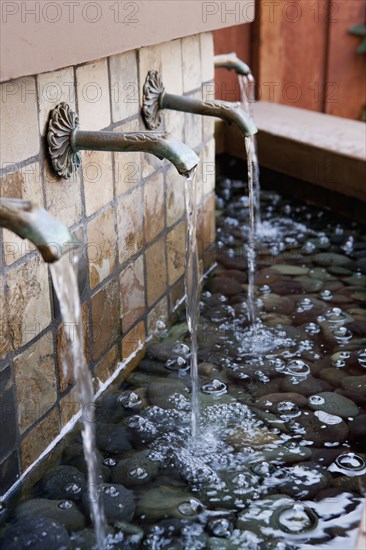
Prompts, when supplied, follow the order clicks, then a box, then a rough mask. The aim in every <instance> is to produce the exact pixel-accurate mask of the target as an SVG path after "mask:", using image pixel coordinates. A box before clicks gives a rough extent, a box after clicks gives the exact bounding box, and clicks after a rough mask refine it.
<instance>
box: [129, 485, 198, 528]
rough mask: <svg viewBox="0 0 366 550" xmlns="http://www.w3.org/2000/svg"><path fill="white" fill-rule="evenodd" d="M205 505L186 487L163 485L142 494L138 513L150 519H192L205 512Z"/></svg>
mask: <svg viewBox="0 0 366 550" xmlns="http://www.w3.org/2000/svg"><path fill="white" fill-rule="evenodd" d="M203 509H204V507H203V505H202V504H201V502H200V501H199V500H198V499H197V498H196V497H195V495H193V494H189V493H187V492H186V491H185V490H184V489H176V488H172V487H166V486H161V487H159V488H156V489H150V491H147V492H146V493H144V494H143V495H142V497H141V498H140V500H139V501H138V504H137V514H138V515H140V516H146V518H147V519H148V520H158V519H162V518H165V517H174V518H182V519H190V518H194V517H196V516H197V515H198V514H200V513H201V512H203Z"/></svg>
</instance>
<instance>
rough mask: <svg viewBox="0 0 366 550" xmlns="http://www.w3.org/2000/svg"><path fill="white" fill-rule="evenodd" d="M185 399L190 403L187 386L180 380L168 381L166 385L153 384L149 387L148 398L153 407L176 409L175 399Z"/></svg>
mask: <svg viewBox="0 0 366 550" xmlns="http://www.w3.org/2000/svg"><path fill="white" fill-rule="evenodd" d="M182 396H183V397H184V398H185V399H186V400H187V404H188V403H189V399H190V395H189V392H188V389H187V388H186V386H185V385H184V384H183V383H182V382H180V381H179V380H169V381H168V380H167V381H166V382H165V383H160V382H153V383H152V384H150V386H149V387H148V398H149V401H150V403H151V404H152V405H154V406H156V407H161V408H162V409H175V408H176V402H175V398H176V397H177V398H180V399H181V397H182Z"/></svg>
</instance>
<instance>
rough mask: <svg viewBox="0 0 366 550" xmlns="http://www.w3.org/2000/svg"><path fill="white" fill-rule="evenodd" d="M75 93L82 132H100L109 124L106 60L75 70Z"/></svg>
mask: <svg viewBox="0 0 366 550" xmlns="http://www.w3.org/2000/svg"><path fill="white" fill-rule="evenodd" d="M76 91H77V97H78V105H79V118H80V127H81V129H82V130H101V129H102V128H106V127H107V126H109V125H110V123H111V114H110V98H109V81H108V65H107V60H106V59H101V60H99V61H95V62H93V63H88V64H87V65H83V66H81V67H78V68H77V69H76Z"/></svg>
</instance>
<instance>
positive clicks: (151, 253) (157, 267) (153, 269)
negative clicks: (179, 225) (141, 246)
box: [145, 237, 167, 307]
mask: <svg viewBox="0 0 366 550" xmlns="http://www.w3.org/2000/svg"><path fill="white" fill-rule="evenodd" d="M145 258H146V287H147V288H146V293H147V303H148V306H149V307H150V306H152V305H153V304H154V303H155V302H156V301H157V300H158V299H159V298H160V297H161V296H162V295H163V294H164V293H165V292H166V290H167V288H166V283H167V265H166V254H165V239H164V238H163V237H162V238H161V239H159V240H158V241H157V242H156V243H154V244H153V245H152V246H150V247H149V248H148V249H147V250H146V253H145Z"/></svg>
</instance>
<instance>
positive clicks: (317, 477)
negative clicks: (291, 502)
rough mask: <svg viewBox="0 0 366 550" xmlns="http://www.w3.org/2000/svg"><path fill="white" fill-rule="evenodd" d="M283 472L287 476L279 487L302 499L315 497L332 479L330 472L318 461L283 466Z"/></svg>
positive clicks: (287, 493)
mask: <svg viewBox="0 0 366 550" xmlns="http://www.w3.org/2000/svg"><path fill="white" fill-rule="evenodd" d="M282 472H283V473H284V474H285V477H284V479H283V481H282V482H281V485H280V486H279V487H278V489H279V490H280V491H281V492H283V493H285V494H286V495H288V496H290V497H293V498H296V499H300V500H305V499H306V500H308V499H312V498H314V497H315V495H316V494H317V493H318V492H319V491H321V490H322V489H325V487H327V485H329V483H330V481H331V479H332V478H331V475H330V474H329V472H328V471H327V470H326V469H325V468H324V467H323V466H320V465H319V464H318V463H316V462H307V463H305V464H304V463H303V464H296V466H292V467H286V468H282Z"/></svg>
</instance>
